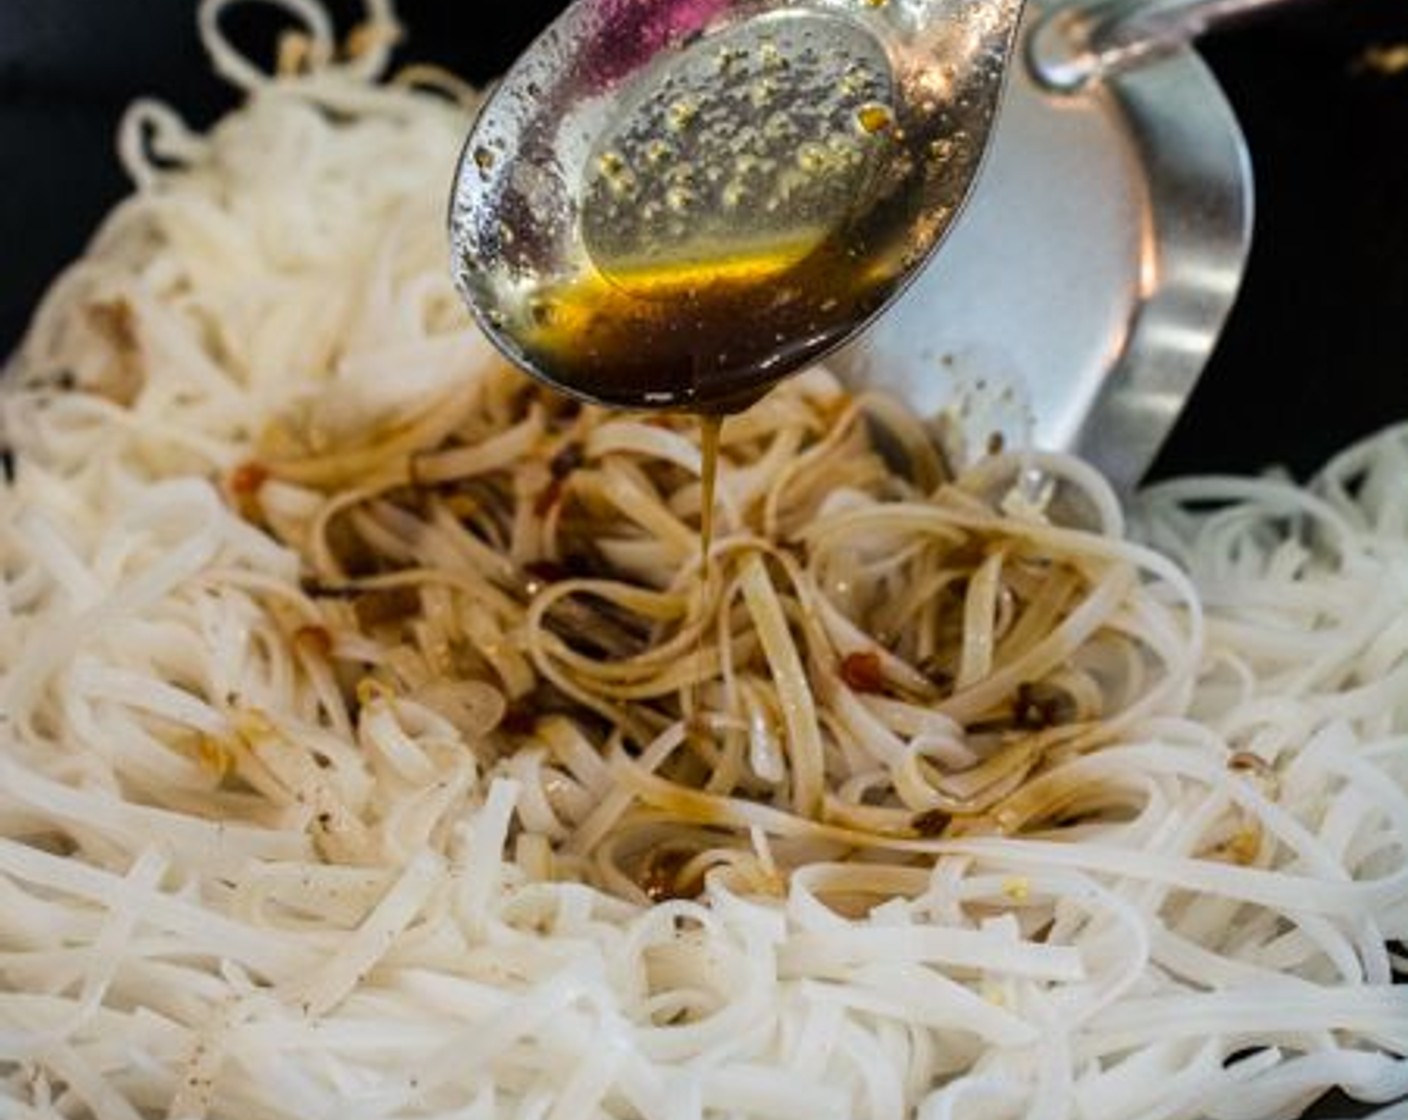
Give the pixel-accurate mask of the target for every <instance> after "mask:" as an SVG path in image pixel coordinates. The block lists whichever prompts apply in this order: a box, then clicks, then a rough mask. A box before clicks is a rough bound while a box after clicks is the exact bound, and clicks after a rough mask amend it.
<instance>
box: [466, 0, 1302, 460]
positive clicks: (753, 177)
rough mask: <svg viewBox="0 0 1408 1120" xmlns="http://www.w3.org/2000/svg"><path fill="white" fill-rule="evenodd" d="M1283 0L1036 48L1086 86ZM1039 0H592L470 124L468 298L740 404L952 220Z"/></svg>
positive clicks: (608, 359) (504, 317)
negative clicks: (1028, 1)
mask: <svg viewBox="0 0 1408 1120" xmlns="http://www.w3.org/2000/svg"><path fill="white" fill-rule="evenodd" d="M1287 2H1288V0H1106V2H1105V3H1101V4H1096V5H1093V6H1085V5H1080V4H1076V5H1072V6H1066V7H1063V8H1060V9H1057V10H1056V11H1055V12H1053V13H1048V14H1047V15H1046V16H1045V17H1044V18H1043V19H1041V20H1040V21H1038V22H1037V24H1036V26H1035V28H1034V30H1033V32H1032V34H1031V35H1030V36H1029V37H1028V39H1027V60H1028V63H1029V65H1030V67H1031V68H1032V70H1033V71H1034V73H1035V74H1036V76H1037V77H1038V78H1039V80H1040V81H1041V82H1042V83H1043V84H1045V85H1046V86H1047V87H1048V88H1051V89H1053V90H1060V91H1065V92H1076V91H1079V90H1081V89H1083V88H1084V87H1085V86H1086V85H1088V84H1089V83H1091V82H1093V81H1095V80H1096V79H1098V78H1099V77H1100V76H1101V75H1102V74H1107V73H1113V72H1117V71H1119V70H1122V69H1128V68H1131V67H1135V66H1138V65H1141V64H1143V63H1145V62H1149V61H1153V60H1156V59H1158V58H1160V57H1162V56H1163V55H1164V54H1165V53H1167V52H1168V51H1170V50H1172V49H1174V48H1175V47H1177V46H1180V45H1182V44H1185V43H1186V42H1187V41H1188V40H1190V39H1192V38H1193V37H1195V36H1196V35H1198V34H1200V33H1201V32H1202V31H1204V30H1206V29H1207V28H1209V27H1210V26H1213V25H1214V24H1218V23H1222V22H1225V21H1227V20H1230V19H1233V18H1237V17H1241V16H1245V15H1248V14H1251V13H1253V12H1256V11H1260V10H1262V9H1267V8H1271V7H1274V6H1277V5H1280V4H1284V3H1287ZM1023 7H1024V0H790V2H789V0H653V2H652V3H644V2H642V0H576V3H574V4H573V5H572V6H571V7H570V8H569V9H568V10H567V11H566V12H565V13H564V14H563V15H562V16H561V17H560V18H559V19H558V20H557V21H556V22H555V23H553V25H552V26H551V27H550V28H549V29H548V30H547V31H546V32H545V33H544V34H543V35H542V36H541V37H540V38H539V39H538V40H537V42H535V43H534V44H533V46H532V47H531V48H530V49H529V51H528V52H527V53H526V54H525V55H524V56H523V57H522V58H521V59H520V60H519V61H518V62H517V63H516V64H515V65H514V67H513V68H512V69H511V70H510V71H509V73H508V75H507V76H506V77H505V79H504V81H503V82H502V83H501V84H500V86H499V87H498V88H497V89H496V91H495V92H494V94H493V96H492V97H490V99H489V100H488V102H487V103H486V105H485V106H484V108H483V110H482V112H481V115H480V117H479V120H478V121H477V123H476V125H475V127H474V129H473V131H472V132H471V135H470V137H469V140H468V142H467V144H466V146H465V152H464V155H463V157H462V159H461V163H460V167H459V170H458V173H457V176H456V183H455V190H454V198H453V206H452V212H451V234H452V247H453V252H454V261H455V269H456V275H457V279H458V282H459V285H460V288H461V291H462V293H463V295H464V297H465V299H466V301H467V302H468V304H469V306H470V307H471V308H472V309H473V311H474V312H475V314H476V316H477V317H478V319H479V321H480V323H481V324H482V326H483V327H484V329H485V330H486V331H487V333H488V335H489V337H490V338H491V339H492V340H493V341H494V342H495V343H496V344H497V345H498V346H499V348H500V349H501V350H502V351H503V352H504V353H505V354H506V355H507V356H509V357H510V358H511V359H512V360H513V361H515V362H516V363H517V364H518V365H520V366H521V367H523V368H524V369H526V370H527V371H528V372H529V373H531V374H533V375H534V376H536V377H538V378H540V379H541V380H543V381H545V382H547V383H549V384H551V385H553V386H555V387H557V388H559V389H562V390H564V391H566V392H568V393H571V394H573V395H575V396H578V397H582V398H585V399H589V400H594V401H600V402H604V403H608V404H613V405H620V406H625V407H633V408H651V407H669V408H686V409H693V410H696V411H703V412H708V411H729V410H732V409H736V408H740V407H743V406H745V405H746V404H748V403H750V402H751V401H752V400H754V399H756V398H757V397H758V396H760V395H761V394H762V393H763V392H765V391H766V390H767V389H768V388H769V387H770V386H771V385H773V384H774V383H776V382H777V381H779V380H781V379H782V378H783V377H785V376H786V375H788V374H789V373H792V372H794V371H796V370H798V369H800V368H802V367H803V366H805V365H807V364H809V363H811V362H813V361H815V360H816V359H818V358H820V357H822V356H824V355H825V354H827V353H828V352H830V351H831V350H833V349H835V348H836V347H837V346H839V345H840V344H842V343H843V342H845V341H846V340H847V339H849V338H850V337H852V336H853V335H855V334H856V333H857V332H859V331H860V330H861V329H862V328H863V327H864V326H865V325H866V323H867V322H869V321H870V320H871V319H873V318H874V317H875V316H876V315H877V314H878V313H879V312H880V311H881V310H882V309H883V308H884V307H886V306H887V305H888V304H889V303H890V302H891V301H892V300H893V299H894V298H895V297H896V296H897V295H898V294H899V293H900V292H901V291H902V290H903V288H904V287H905V286H906V284H907V283H908V282H909V281H910V280H911V279H912V278H913V277H914V276H915V274H916V273H917V272H918V271H919V270H920V269H922V268H923V266H924V265H925V263H926V262H927V261H928V259H929V257H930V255H931V254H932V253H933V251H934V250H935V248H936V247H937V246H938V245H939V243H940V242H941V241H942V239H943V237H944V235H945V234H946V233H947V231H948V230H949V229H950V227H951V226H952V225H953V223H954V221H955V219H956V218H957V216H958V214H959V211H960V210H961V209H962V206H963V204H964V202H965V200H966V199H967V197H968V195H969V193H970V192H971V189H972V187H973V184H974V181H975V179H976V177H977V175H978V171H979V168H980V165H981V163H982V159H983V156H984V153H985V151H986V149H987V147H988V143H989V139H990V136H991V132H992V128H993V125H994V121H995V118H996V115H997V110H998V106H999V103H1000V101H1001V95H1002V89H1003V83H1004V77H1005V75H1006V71H1007V68H1008V65H1009V62H1010V59H1011V55H1012V51H1013V48H1014V45H1015V41H1016V37H1017V29H1018V25H1019V22H1020V19H1021V16H1022V11H1023ZM1058 372H1059V371H1058ZM1057 375H1058V374H1057ZM1189 388H1191V386H1189ZM1184 396H1185V397H1186V391H1185V393H1184ZM1098 399H1103V398H1098ZM1098 399H1097V403H1096V404H1095V405H1094V407H1095V408H1098V407H1099V405H1098ZM1164 403H1165V404H1167V402H1164ZM1180 407H1181V405H1180ZM1178 411H1179V408H1167V407H1165V408H1164V410H1163V413H1164V416H1165V417H1166V419H1165V421H1164V423H1165V425H1166V426H1165V429H1164V431H1166V430H1167V427H1168V426H1171V425H1172V423H1173V421H1174V419H1175V418H1176V417H1177V414H1178ZM1095 427H1097V428H1098V427H1099V425H1098V424H1096V425H1095ZM1162 434H1163V433H1162V432H1161V433H1154V434H1152V435H1150V434H1149V433H1144V435H1145V436H1146V437H1147V439H1146V440H1145V442H1147V445H1148V446H1149V448H1151V449H1156V448H1157V446H1158V444H1159V443H1161V442H1162ZM1152 454H1153V450H1150V451H1149V456H1150V457H1152Z"/></svg>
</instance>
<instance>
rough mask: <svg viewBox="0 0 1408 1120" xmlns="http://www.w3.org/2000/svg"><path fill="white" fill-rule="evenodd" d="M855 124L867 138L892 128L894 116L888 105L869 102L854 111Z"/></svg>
mask: <svg viewBox="0 0 1408 1120" xmlns="http://www.w3.org/2000/svg"><path fill="white" fill-rule="evenodd" d="M856 123H857V124H858V125H860V130H861V131H862V132H864V133H865V134H866V135H867V136H876V135H878V134H879V133H882V132H886V131H888V130H889V129H891V128H893V127H894V124H895V114H894V111H893V110H891V108H890V107H889V106H888V105H880V104H877V103H875V102H871V103H870V104H869V105H862V106H861V107H860V108H859V109H857V110H856Z"/></svg>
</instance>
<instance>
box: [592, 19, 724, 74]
mask: <svg viewBox="0 0 1408 1120" xmlns="http://www.w3.org/2000/svg"><path fill="white" fill-rule="evenodd" d="M730 3H731V0H677V2H675V3H661V2H660V0H599V3H597V4H596V10H597V12H598V13H599V16H598V18H599V19H600V21H601V22H600V24H599V27H598V31H597V34H596V35H594V36H593V47H594V48H595V49H593V50H592V51H591V52H590V53H589V55H588V57H586V58H584V59H582V72H583V77H584V79H585V80H586V84H587V85H588V86H589V87H590V88H591V89H593V90H594V91H599V90H602V89H605V88H607V87H610V86H612V85H614V84H615V83H616V82H618V81H620V80H621V79H622V78H624V77H625V76H626V75H628V74H630V73H631V72H632V71H633V70H635V69H637V68H638V67H640V66H641V65H643V64H644V63H646V62H648V61H649V60H650V59H651V58H652V57H653V56H654V55H655V54H656V53H658V52H659V51H661V50H662V49H664V48H666V47H670V46H674V45H678V44H679V43H681V42H683V41H685V40H687V39H688V38H689V37H690V36H691V35H694V34H696V33H697V32H700V31H703V30H704V29H705V28H706V27H708V26H709V23H710V22H711V21H712V20H713V19H714V18H715V17H716V16H718V15H719V14H720V13H721V12H723V11H726V10H727V9H728V7H729V4H730Z"/></svg>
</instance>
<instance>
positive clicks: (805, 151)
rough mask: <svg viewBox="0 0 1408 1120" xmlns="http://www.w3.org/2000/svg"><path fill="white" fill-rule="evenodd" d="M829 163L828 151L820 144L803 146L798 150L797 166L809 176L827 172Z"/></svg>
mask: <svg viewBox="0 0 1408 1120" xmlns="http://www.w3.org/2000/svg"><path fill="white" fill-rule="evenodd" d="M827 162H828V160H827V156H826V149H825V148H823V147H822V146H821V145H820V144H803V145H802V146H801V147H800V148H799V149H797V166H798V167H800V168H801V169H802V170H803V171H805V172H807V173H808V174H811V175H815V174H817V173H818V172H821V171H825V170H826V165H827Z"/></svg>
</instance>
